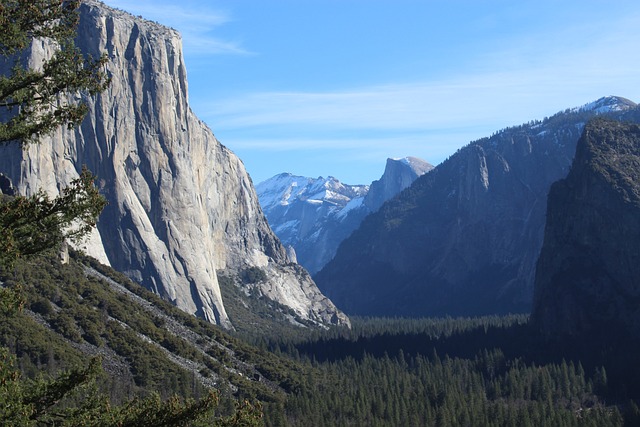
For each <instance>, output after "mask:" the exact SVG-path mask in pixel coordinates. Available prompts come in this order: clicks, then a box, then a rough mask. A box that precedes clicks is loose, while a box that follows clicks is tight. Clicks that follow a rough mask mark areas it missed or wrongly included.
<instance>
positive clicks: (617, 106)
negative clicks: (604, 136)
mask: <svg viewBox="0 0 640 427" xmlns="http://www.w3.org/2000/svg"><path fill="white" fill-rule="evenodd" d="M636 105H637V104H636V103H635V102H633V101H630V100H628V99H627V98H623V97H621V96H604V97H602V98H600V99H598V100H596V101H593V102H589V103H588V104H584V105H582V106H580V107H576V108H574V109H573V111H576V112H580V111H593V112H594V113H596V114H603V113H612V112H616V111H627V110H630V109H632V108H635V107H636Z"/></svg>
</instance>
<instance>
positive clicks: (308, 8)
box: [105, 0, 640, 184]
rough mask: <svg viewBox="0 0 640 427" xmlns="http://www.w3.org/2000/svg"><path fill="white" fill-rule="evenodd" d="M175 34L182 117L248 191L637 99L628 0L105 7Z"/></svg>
mask: <svg viewBox="0 0 640 427" xmlns="http://www.w3.org/2000/svg"><path fill="white" fill-rule="evenodd" d="M105 3H107V4H108V5H110V6H114V7H117V8H119V9H124V10H126V11H129V12H131V13H133V14H134V15H140V16H143V17H145V18H147V19H150V20H153V21H157V22H159V23H161V24H165V25H167V26H170V27H173V28H175V29H177V30H179V31H180V32H181V34H182V38H183V47H184V56H185V62H186V66H187V74H188V79H189V99H190V104H191V108H192V109H193V111H194V112H195V113H196V114H197V115H198V117H199V118H200V119H202V120H203V121H204V122H206V123H207V124H208V125H209V127H210V128H211V129H212V130H213V132H214V133H215V135H216V137H217V138H218V140H220V142H222V143H223V144H224V145H226V146H227V147H229V148H230V149H232V150H233V151H234V152H235V153H236V154H237V155H238V156H239V157H240V158H241V159H242V160H243V162H244V164H245V167H246V168H247V170H248V172H249V174H250V175H251V177H252V179H253V181H254V183H255V184H258V183H260V182H262V181H264V180H266V179H268V178H270V177H272V176H274V175H276V174H279V173H282V172H290V173H293V174H295V175H301V176H308V177H314V178H315V177H319V176H323V177H327V176H334V177H336V178H338V179H339V180H341V181H342V182H345V183H347V184H368V183H370V182H371V181H373V180H375V179H378V178H380V176H381V175H382V173H383V171H384V166H385V163H386V159H387V158H398V157H405V156H415V157H420V158H422V159H424V160H426V161H428V162H430V163H432V164H433V165H437V164H438V163H440V162H442V161H443V160H445V159H446V158H447V157H449V156H450V155H451V154H453V153H455V151H456V150H457V149H459V148H461V147H463V146H464V145H467V144H468V143H469V142H472V141H474V140H477V139H479V138H482V137H485V136H490V135H491V134H492V133H494V132H495V131H498V130H500V129H503V128H505V127H509V126H515V125H519V124H522V123H525V122H528V121H530V120H536V119H543V118H544V117H547V116H551V115H553V114H555V113H557V112H559V111H562V110H565V109H566V108H572V107H577V106H581V105H584V104H586V103H589V102H591V101H595V100H596V99H598V98H600V97H602V96H608V95H617V96H623V97H626V98H628V99H630V100H632V101H634V102H640V79H639V77H640V55H639V54H638V49H639V46H640V2H639V1H637V0H631V1H626V0H614V1H609V0H600V1H595V0H577V1H574V0H563V1H558V0H535V1H530V0H518V1H513V0H485V1H478V0H180V1H179V2H176V1H175V0H105Z"/></svg>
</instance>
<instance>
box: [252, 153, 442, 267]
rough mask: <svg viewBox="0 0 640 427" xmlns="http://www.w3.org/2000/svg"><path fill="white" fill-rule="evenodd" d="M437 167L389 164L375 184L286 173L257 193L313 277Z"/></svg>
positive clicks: (410, 161) (391, 161)
mask: <svg viewBox="0 0 640 427" xmlns="http://www.w3.org/2000/svg"><path fill="white" fill-rule="evenodd" d="M432 168H433V166H431V165H430V164H429V163H427V162H425V161H424V160H421V159H418V158H415V157H407V158H403V159H388V160H387V167H386V170H385V173H384V175H383V176H382V178H381V179H380V180H378V181H374V182H373V183H372V184H371V185H348V184H343V183H342V182H340V181H339V180H337V179H336V178H334V177H328V178H323V177H319V178H307V177H301V176H295V175H292V174H289V173H283V174H280V175H276V176H274V177H272V178H270V179H268V180H266V181H264V182H261V183H260V184H258V185H257V186H256V191H257V192H258V198H259V200H260V205H261V206H262V210H263V211H264V213H265V215H266V217H267V220H268V221H269V224H270V225H271V228H272V229H273V231H274V232H275V233H276V235H277V236H278V237H279V238H280V240H281V241H282V242H283V243H284V244H285V245H287V246H290V247H292V248H293V249H294V250H295V254H296V257H297V261H298V262H299V263H300V264H301V265H303V266H304V267H305V268H306V269H307V270H308V271H309V272H310V273H311V274H313V273H315V272H317V271H319V270H320V269H321V268H322V267H323V266H324V265H325V264H326V263H327V262H328V261H329V260H331V258H333V255H334V254H335V251H336V250H337V248H338V245H339V244H340V242H342V241H343V240H344V239H345V238H347V237H348V236H349V235H350V234H351V233H352V232H353V230H355V229H356V228H358V226H359V225H360V222H362V220H363V219H364V217H366V216H367V215H368V214H369V213H371V212H374V211H375V210H377V209H378V208H379V207H380V206H382V204H383V203H384V202H385V201H386V200H388V199H390V198H391V197H393V196H395V195H396V194H397V193H399V192H400V191H402V190H403V189H405V188H406V187H408V186H409V185H411V183H412V182H413V181H414V180H415V179H416V178H417V177H419V176H420V175H422V174H423V173H425V172H426V171H428V170H430V169H432Z"/></svg>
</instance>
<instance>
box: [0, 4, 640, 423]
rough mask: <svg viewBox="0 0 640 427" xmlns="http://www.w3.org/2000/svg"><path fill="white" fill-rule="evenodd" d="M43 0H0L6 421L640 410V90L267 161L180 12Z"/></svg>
mask: <svg viewBox="0 0 640 427" xmlns="http://www.w3.org/2000/svg"><path fill="white" fill-rule="evenodd" d="M43 1H44V3H43V4H40V3H38V4H39V5H40V6H42V8H38V7H35V8H29V9H28V11H29V13H31V14H34V15H33V16H32V15H28V16H30V18H29V19H30V20H29V19H28V20H27V21H25V22H23V21H22V19H23V18H24V17H25V16H27V15H25V14H26V13H27V9H24V8H23V7H22V5H21V4H18V3H13V2H2V3H1V4H0V6H1V7H0V18H2V20H3V21H2V22H3V23H6V24H7V28H9V29H11V31H9V30H7V31H6V32H5V33H3V35H0V49H1V50H0V54H2V58H1V61H0V72H1V74H0V75H1V76H2V78H1V80H0V92H1V94H2V99H1V100H2V101H3V103H2V104H0V109H3V110H2V113H1V114H0V119H1V122H0V125H2V126H0V189H1V190H2V194H1V198H0V232H1V234H0V423H1V424H3V425H16V426H18V425H20V426H22V425H24V426H44V425H59V426H75V425H83V426H84V425H87V426H114V427H115V426H119V427H122V426H125V425H131V426H144V425H149V426H154V427H155V426H174V425H176V426H191V425H192V426H205V425H207V426H212V425H213V426H226V427H230V426H305V427H306V426H314V427H322V426H327V427H329V426H452V427H453V426H492V427H493V426H505V427H506V426H549V425H552V426H605V427H606V426H635V425H640V408H639V405H640V367H639V366H638V364H637V360H638V357H640V308H639V307H640V306H639V304H640V285H639V283H640V282H639V281H638V276H639V275H640V271H638V268H640V267H639V266H640V263H639V262H638V261H640V259H639V258H640V249H639V246H638V241H639V240H638V238H639V237H640V215H639V213H640V212H639V209H640V185H639V184H638V182H639V180H640V106H638V104H636V103H635V102H633V101H631V100H629V99H626V98H623V97H621V96H605V97H602V98H599V99H596V100H593V102H590V103H588V104H585V105H583V106H578V107H575V106H569V108H567V109H565V110H563V111H559V112H558V113H556V114H554V115H552V116H550V117H545V118H538V119H532V120H531V121H529V122H527V123H524V124H520V125H514V126H511V127H507V128H504V129H502V130H498V131H495V132H494V133H493V134H491V135H489V136H486V137H483V138H480V139H478V140H475V141H472V142H470V143H468V144H467V145H465V146H463V147H461V148H460V149H458V150H457V151H456V152H455V153H452V154H451V155H450V156H449V157H448V158H447V159H446V160H444V161H442V162H441V163H439V164H437V165H435V166H434V165H431V164H429V163H428V162H427V161H425V160H421V159H419V158H417V157H404V158H388V159H386V165H385V170H384V173H383V174H382V176H381V177H380V179H379V180H375V181H373V182H371V183H366V184H357V185H349V184H345V183H343V182H341V181H340V179H339V177H331V176H329V177H327V178H323V177H318V178H310V177H304V176H298V175H293V174H292V173H289V172H287V171H283V173H281V174H278V175H276V176H274V177H272V178H270V179H267V180H266V181H263V182H261V183H258V184H257V185H255V186H254V183H253V181H252V178H251V177H250V175H249V173H248V172H247V170H246V169H245V166H244V163H243V161H242V160H241V159H240V158H239V157H238V156H237V155H236V154H235V153H234V152H233V151H232V150H230V149H229V148H227V147H226V146H225V145H223V144H222V143H221V142H220V141H219V140H218V139H217V137H216V136H215V135H214V133H213V131H212V130H211V129H210V128H209V127H208V126H207V125H206V124H205V123H204V122H203V121H202V120H201V119H200V118H198V117H197V116H196V114H195V113H194V112H193V111H192V109H191V105H190V103H189V96H188V89H187V88H188V81H187V74H186V65H185V60H184V55H183V51H182V39H181V35H180V34H179V33H178V32H177V31H176V30H174V29H172V28H169V27H166V26H164V25H162V24H159V23H157V22H153V21H149V20H146V19H144V18H143V17H136V16H133V15H131V14H129V13H127V12H125V11H122V10H119V9H116V8H113V7H110V6H108V5H106V4H104V3H101V2H99V1H97V0H83V1H79V2H62V3H59V2H51V1H50V0H43ZM51 11H53V12H51ZM49 13H56V14H57V15H55V17H54V18H52V15H48V14H49ZM36 18H37V19H36ZM37 20H41V21H38V22H41V23H40V24H34V22H36V21H37ZM30 25H31V26H33V25H35V27H34V28H35V29H33V28H32V32H29V31H26V32H25V30H24V28H25V27H29V26H30ZM12 31H13V32H12ZM21 31H22V32H23V34H22V36H21V37H17V38H12V36H11V35H12V34H14V33H15V34H21ZM38 31H42V32H43V34H40V33H39V32H38ZM34 34H35V35H34ZM13 46H17V47H13ZM65 49H68V50H65ZM63 54H64V55H68V56H65V57H64V58H62V56H63ZM103 54H104V55H103ZM85 55H86V57H85ZM89 57H91V58H101V59H98V60H97V62H95V63H93V62H91V61H90V60H89V59H88V58H89ZM76 60H78V61H79V62H78V63H76V62H73V61H76ZM64 61H71V62H64ZM60 63H65V64H67V65H68V66H69V67H71V65H69V64H75V65H73V67H77V68H75V72H74V73H61V72H60V73H58V71H60V70H58V69H57V68H56V66H58V65H56V64H60ZM43 64H44V65H43ZM91 64H94V65H91ZM91 66H96V67H98V68H97V69H98V70H100V71H96V70H95V69H94V70H93V71H91V72H88V68H86V67H89V68H90V67H91ZM51 70H54V71H55V72H54V71H51ZM67 71H69V70H67ZM39 73H43V74H42V75H41V74H39ZM47 73H49V74H47ZM83 73H84V74H83ZM87 73H88V74H87ZM92 73H93V74H92ZM102 73H104V74H102ZM38 76H40V77H38ZM74 76H75V77H74ZM78 76H85V77H86V76H88V77H87V78H88V79H90V80H91V79H95V80H96V81H94V83H96V82H98V83H100V82H101V81H102V80H101V79H102V78H103V77H105V78H106V81H105V82H104V85H99V86H100V87H99V88H94V89H90V88H87V87H86V85H84V86H83V84H78V85H76V86H74V84H75V83H74V81H75V80H73V78H77V77H78ZM70 79H71V80H72V81H71V82H69V80H70ZM41 81H45V82H47V84H48V86H47V85H45V86H46V90H42V93H41V94H38V95H34V94H33V93H36V92H37V90H39V89H38V88H39V86H37V85H38V84H40V83H39V82H41ZM53 82H55V83H56V84H54V83H53ZM84 83H86V82H84ZM34 85H35V86H34ZM24 87H27V88H31V89H32V90H33V91H35V92H33V93H31V92H29V93H28V94H27V95H24V93H23V92H22V91H23V89H24ZM47 91H49V92H50V93H49V92H47ZM45 92H47V93H45ZM38 93H40V92H38ZM46 96H50V97H52V98H51V99H54V98H55V102H54V101H50V102H48V103H47V107H46V108H45V107H42V108H44V110H46V109H47V108H49V109H51V111H53V112H52V115H51V116H48V115H46V114H45V116H44V119H43V120H45V122H44V123H36V125H34V126H35V127H34V128H30V127H28V126H27V127H25V126H26V125H24V123H22V122H18V121H16V120H17V119H16V117H18V118H19V117H21V116H20V114H23V113H24V114H27V115H28V114H31V116H30V117H29V118H28V119H29V120H35V119H34V118H37V117H38V116H37V114H39V113H40V112H41V110H39V109H37V108H36V109H33V108H34V107H32V106H31V104H30V102H32V101H38V100H40V97H43V98H44V97H46ZM14 104H15V105H14ZM16 105H17V106H19V108H14V107H15V106H16ZM69 105H71V106H73V105H79V106H81V107H80V108H81V110H78V114H79V113H80V112H81V113H82V114H79V116H78V117H75V118H74V117H71V118H69V117H67V116H66V115H65V114H67V113H65V112H64V108H66V107H65V106H69ZM82 106H84V107H82ZM46 111H49V110H46ZM56 117H63V118H67V119H68V120H67V119H65V120H61V121H60V123H58V122H57V121H55V120H57V119H56ZM72 118H74V120H75V121H74V120H71V119H72ZM47 120H49V122H48V123H47V122H46V121H47ZM27 121H28V120H27ZM16 123H17V124H16ZM30 123H31V122H30ZM47 126H48V128H47V129H45V127H47ZM49 128H50V129H49ZM45 130H46V132H45ZM11 132H13V133H11ZM16 135H17V136H16ZM382 161H384V158H382V159H380V162H381V163H382ZM354 169H357V165H354ZM89 170H90V171H91V172H89ZM94 174H95V175H94ZM78 230H80V231H83V232H86V235H85V233H83V232H80V231H78ZM76 234H77V236H79V237H84V239H73V238H72V237H74V236H76Z"/></svg>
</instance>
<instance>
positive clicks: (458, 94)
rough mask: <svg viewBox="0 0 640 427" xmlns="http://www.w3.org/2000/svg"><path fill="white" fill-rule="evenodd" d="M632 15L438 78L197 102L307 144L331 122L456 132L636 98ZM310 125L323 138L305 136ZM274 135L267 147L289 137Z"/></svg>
mask: <svg viewBox="0 0 640 427" xmlns="http://www.w3.org/2000/svg"><path fill="white" fill-rule="evenodd" d="M636 18H638V17H637V16H634V17H631V16H629V17H626V18H624V19H623V20H619V21H617V22H609V23H607V24H608V25H606V26H604V27H603V28H601V29H597V30H594V29H591V32H592V33H591V34H589V35H588V37H584V34H585V31H586V29H585V28H580V27H573V28H564V29H563V30H562V31H561V32H559V33H554V34H548V35H544V34H542V35H540V34H537V35H531V36H530V37H529V38H527V39H519V40H514V41H512V43H510V44H505V45H503V46H501V49H500V50H496V51H492V52H487V54H486V55H484V56H482V57H481V60H480V61H479V62H478V63H477V65H476V67H475V68H470V69H465V70H460V71H459V72H458V73H457V74H456V75H451V76H449V77H448V78H445V79H440V80H438V81H434V80H432V81H416V82H409V83H398V84H387V85H378V86H370V87H360V88H351V89H344V90H336V91H330V92H313V91H309V92H294V91H289V92H287V91H275V92H260V93H247V94H243V95H236V96H234V97H233V98H227V99H219V100H216V101H214V102H209V103H207V104H202V105H199V106H198V113H199V114H200V115H202V116H203V118H204V119H205V120H207V121H208V122H209V123H215V127H216V129H217V130H218V131H220V130H224V131H226V130H229V131H243V132H245V131H247V130H250V129H254V131H255V133H256V134H257V133H258V132H259V131H260V130H264V131H265V132H264V133H267V132H268V133H270V134H272V135H280V136H283V135H287V134H291V133H295V132H300V136H301V137H302V138H301V139H300V140H297V142H296V144H294V146H293V147H291V148H295V147H298V148H299V149H301V147H313V146H314V145H316V144H330V141H326V140H323V138H322V135H326V134H327V129H332V130H334V131H335V132H336V134H339V133H340V132H355V131H357V130H361V131H362V135H363V136H364V137H365V138H366V137H367V136H368V135H370V133H371V132H397V133H398V134H399V135H401V134H402V133H403V132H407V131H413V132H414V133H420V134H425V133H429V132H435V131H441V132H444V133H446V132H449V133H451V132H453V133H455V132H456V129H460V128H461V127H467V128H478V127H481V126H484V127H485V128H486V126H493V128H492V130H498V129H500V128H502V127H506V126H510V125H517V124H520V123H522V122H525V121H528V120H530V119H537V118H542V117H544V116H546V115H551V114H553V113H555V112H557V111H559V110H562V109H564V108H567V107H571V106H577V105H582V104H584V103H586V102H589V101H593V100H595V99H597V98H599V97H601V96H606V95H621V96H627V97H631V98H632V100H635V101H640V99H633V97H634V96H640V92H638V85H637V82H638V72H639V71H640V57H639V56H638V55H634V54H633V52H635V51H636V50H637V46H636V44H637V40H638V39H639V37H640V29H639V27H637V25H636V22H637V19H636ZM558 40H562V42H563V43H562V46H563V47H562V48H559V47H557V45H558ZM567 46H570V47H571V49H567ZM311 133H316V134H317V135H319V140H321V142H314V141H316V140H315V139H314V138H311V137H310V138H305V136H306V135H310V134H311ZM273 139H278V138H277V137H276V138H273ZM338 139H339V138H338ZM280 140H281V139H280ZM281 141H282V140H281ZM271 142H272V143H270V144H269V146H271V147H278V146H280V145H281V144H283V143H284V142H281V143H280V144H279V143H278V142H277V141H271ZM465 142H467V141H459V145H460V144H463V143H465ZM365 144H366V142H365ZM338 146H342V145H341V144H340V143H338Z"/></svg>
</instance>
